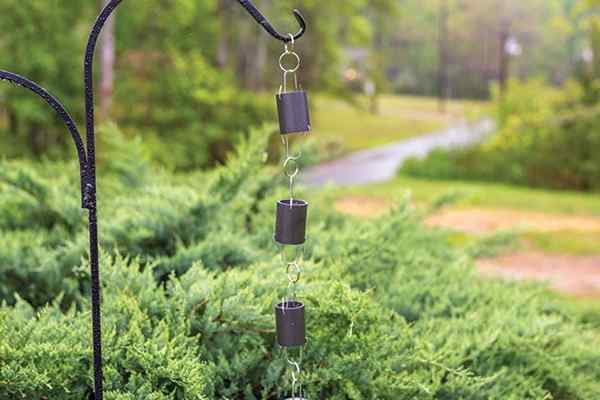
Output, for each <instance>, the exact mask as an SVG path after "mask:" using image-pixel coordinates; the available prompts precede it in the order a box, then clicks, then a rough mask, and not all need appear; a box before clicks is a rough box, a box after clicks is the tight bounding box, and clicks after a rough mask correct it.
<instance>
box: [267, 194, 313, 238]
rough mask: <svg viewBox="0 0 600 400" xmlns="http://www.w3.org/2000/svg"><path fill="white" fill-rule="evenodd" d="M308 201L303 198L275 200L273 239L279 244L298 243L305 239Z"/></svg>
mask: <svg viewBox="0 0 600 400" xmlns="http://www.w3.org/2000/svg"><path fill="white" fill-rule="evenodd" d="M307 216H308V203H307V202H306V201H304V200H295V199H294V200H291V199H287V200H280V201H278V202H277V218H276V219H275V241H276V242H277V243H279V244H288V245H300V244H303V243H304V242H305V241H306V220H307Z"/></svg>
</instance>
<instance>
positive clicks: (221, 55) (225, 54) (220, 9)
mask: <svg viewBox="0 0 600 400" xmlns="http://www.w3.org/2000/svg"><path fill="white" fill-rule="evenodd" d="M228 1H229V0H219V1H218V2H217V18H218V19H219V25H220V28H221V29H220V32H219V39H218V40H219V42H218V44H217V55H216V58H217V59H216V62H217V66H218V67H219V68H221V69H223V68H226V67H227V64H228V62H229V41H230V40H231V37H230V34H229V29H228V27H229V22H230V19H231V18H229V17H230V16H229V11H230V10H229V7H228V4H227V3H228Z"/></svg>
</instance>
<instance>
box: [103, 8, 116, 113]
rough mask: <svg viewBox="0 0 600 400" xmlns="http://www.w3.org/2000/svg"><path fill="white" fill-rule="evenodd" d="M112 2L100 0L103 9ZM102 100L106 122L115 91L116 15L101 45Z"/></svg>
mask: <svg viewBox="0 0 600 400" xmlns="http://www.w3.org/2000/svg"><path fill="white" fill-rule="evenodd" d="M109 1H110V0H100V6H101V7H103V6H104V5H106V4H107V3H108V2H109ZM100 46H101V48H100V65H101V66H100V73H101V76H100V98H99V118H100V120H105V119H107V118H109V117H110V112H111V106H112V98H113V90H114V70H115V21H114V15H113V16H111V17H110V18H109V19H108V21H107V22H106V25H105V27H104V30H103V32H102V37H101V43H100Z"/></svg>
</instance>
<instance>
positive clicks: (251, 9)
mask: <svg viewBox="0 0 600 400" xmlns="http://www.w3.org/2000/svg"><path fill="white" fill-rule="evenodd" d="M238 2H239V3H240V4H241V5H242V7H244V8H245V9H246V11H248V13H249V14H250V15H251V16H252V17H253V18H254V19H255V20H256V22H258V23H259V24H260V25H262V27H263V28H264V29H265V31H267V32H269V34H270V35H271V36H273V37H274V38H275V39H278V40H280V41H282V42H283V43H289V42H291V41H292V40H293V41H296V40H298V39H300V38H301V37H302V36H303V35H304V33H305V32H306V20H305V19H304V17H303V16H302V14H300V11H298V10H296V9H294V17H296V21H298V24H300V30H299V31H298V33H296V34H295V35H290V34H285V35H282V34H281V33H279V32H278V31H277V30H276V29H275V28H274V27H273V25H271V23H270V22H269V20H268V19H267V17H265V16H264V15H263V14H262V13H261V12H260V11H258V9H257V8H256V7H255V6H254V4H252V2H251V1H250V0H238Z"/></svg>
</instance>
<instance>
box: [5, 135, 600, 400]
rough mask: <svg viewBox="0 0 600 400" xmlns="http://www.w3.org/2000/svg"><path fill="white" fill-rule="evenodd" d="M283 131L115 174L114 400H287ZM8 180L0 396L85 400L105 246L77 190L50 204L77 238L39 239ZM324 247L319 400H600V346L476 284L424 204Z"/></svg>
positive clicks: (47, 185) (319, 274)
mask: <svg viewBox="0 0 600 400" xmlns="http://www.w3.org/2000/svg"><path fill="white" fill-rule="evenodd" d="M269 132H270V130H269V129H267V130H263V131H256V132H255V133H254V134H253V135H252V136H251V137H250V138H249V139H247V140H243V141H242V142H241V143H240V147H239V148H238V150H237V152H236V153H234V154H233V155H232V156H231V158H230V160H229V163H228V165H227V166H223V167H219V168H217V169H216V170H215V171H214V172H210V173H194V174H191V175H189V176H183V175H172V174H169V173H167V172H164V171H162V172H161V171H157V172H155V171H153V170H149V171H148V172H147V174H145V175H144V174H142V176H146V177H147V178H143V179H140V180H136V181H135V182H133V183H132V181H131V179H132V178H133V179H135V178H136V176H137V175H135V176H131V177H125V178H123V177H122V176H119V174H122V173H126V172H119V171H120V169H119V168H116V169H114V170H112V172H111V173H110V174H108V175H103V176H101V177H100V180H99V182H100V186H99V188H100V195H101V199H100V201H101V208H100V209H99V210H100V215H101V220H100V222H101V223H100V237H101V239H102V245H103V248H104V254H103V257H102V260H101V267H102V268H101V271H102V282H103V305H104V307H103V309H104V319H103V327H104V349H105V354H104V359H105V365H106V369H105V382H106V390H107V392H106V398H107V399H110V400H114V399H119V400H121V399H161V400H162V399H169V400H180V399H222V398H229V399H269V400H271V399H273V400H274V399H278V398H281V397H283V396H284V395H286V394H289V391H290V389H291V387H290V376H289V374H290V369H289V366H288V365H287V356H288V355H287V354H285V352H284V351H282V350H281V349H280V348H278V346H277V345H276V344H275V331H274V317H273V305H274V303H275V302H276V301H278V299H281V298H282V297H283V296H284V295H285V291H286V289H287V285H288V282H287V278H286V275H285V271H284V266H283V265H282V261H281V259H280V257H279V255H278V251H279V249H278V248H277V246H275V245H274V243H273V239H272V234H273V212H274V208H275V202H276V200H277V199H279V198H283V197H285V196H286V193H285V188H280V187H279V185H278V179H277V178H276V177H274V176H273V171H272V170H271V169H269V168H268V167H265V166H264V161H265V159H266V158H265V155H264V148H265V146H266V142H267V138H268V136H269V134H268V133H269ZM105 162H108V161H105ZM130 162H132V163H133V162H135V160H131V161H130ZM5 165H6V164H2V166H3V167H5ZM137 167H138V166H136V165H133V166H132V168H134V169H135V168H137ZM28 168H29V169H28V172H27V174H30V175H31V176H34V177H36V179H35V182H36V184H37V185H39V186H40V188H42V189H43V190H40V191H39V192H40V193H44V192H47V193H54V192H53V189H52V188H54V187H61V186H60V185H64V184H65V183H66V181H65V178H61V177H60V176H59V175H55V174H54V173H53V171H52V168H47V167H46V166H43V167H41V169H38V168H35V167H33V166H30V167H28ZM141 168H151V166H150V165H149V164H147V165H146V166H143V165H142V166H141ZM75 178H76V176H75V177H73V181H71V182H70V183H71V184H73V185H74V187H75V189H77V186H76V184H77V181H76V179H75ZM2 182H3V183H2V186H1V188H2V191H1V192H0V199H2V200H1V201H0V204H3V205H4V204H6V205H8V206H6V207H7V208H10V209H12V210H15V209H20V210H22V212H21V213H20V214H16V217H14V219H11V218H13V217H11V216H12V215H13V214H12V211H11V212H8V211H7V210H0V215H1V216H2V218H0V220H1V221H7V222H2V224H3V225H2V230H1V232H2V236H1V238H2V246H0V247H1V252H0V277H1V278H2V279H1V280H0V295H1V296H2V300H3V303H2V306H0V399H19V398H22V399H37V398H56V399H67V400H68V399H83V398H86V397H87V396H88V395H89V394H90V392H91V387H92V371H91V368H90V365H91V356H92V355H91V347H90V341H91V338H90V336H91V335H90V332H89V317H90V315H89V313H90V310H89V303H88V291H89V283H88V272H87V270H88V266H87V261H86V258H87V252H86V249H87V232H86V229H85V222H84V221H85V218H84V215H83V214H80V215H79V218H80V219H77V218H74V217H71V216H70V215H71V214H70V212H71V211H68V210H71V207H72V206H74V204H75V202H76V200H78V198H77V196H78V192H77V190H75V189H73V192H72V193H70V195H73V197H74V198H75V200H73V203H70V202H69V201H68V200H66V196H68V195H69V192H68V190H66V189H65V190H62V191H61V190H57V191H56V194H53V195H52V196H48V197H47V198H46V200H45V202H46V204H47V206H39V208H42V207H48V208H49V209H52V210H57V212H58V213H59V214H61V215H63V216H69V217H68V218H67V220H69V221H71V222H70V224H63V223H61V222H60V220H61V218H57V219H55V220H54V221H55V222H53V223H50V224H46V225H45V226H43V227H37V226H36V224H35V219H34V218H33V215H34V213H37V212H39V210H38V207H34V206H31V207H29V208H27V207H22V208H21V207H19V206H18V205H17V203H18V202H20V201H22V202H25V203H24V204H27V203H26V202H31V201H33V200H32V198H30V196H29V195H26V196H22V197H18V196H17V197H15V196H14V193H16V192H14V191H15V190H16V189H15V188H14V185H12V184H11V183H8V184H7V183H6V181H2ZM69 190H70V189H69ZM61 193H62V196H61ZM282 196H283V197H282ZM63 197H64V198H63ZM15 202H17V203H15ZM32 204H35V203H32ZM15 207H16V208H15ZM49 221H52V220H49ZM308 232H309V242H308V243H307V246H306V249H305V252H304V262H303V263H302V265H303V275H302V276H303V278H302V280H301V282H300V286H299V288H298V289H299V293H300V297H301V299H302V301H304V302H305V304H306V307H307V324H308V327H307V332H308V345H307V347H306V349H305V350H304V352H303V354H302V359H303V362H302V366H303V371H304V372H303V381H304V387H305V389H306V394H307V396H308V397H309V398H323V399H325V398H327V399H340V400H342V399H390V400H397V399H423V400H426V399H427V400H429V399H431V400H433V399H444V400H446V399H447V400H453V399H456V400H458V399H473V400H479V399H481V400H483V399H498V400H499V399H503V400H504V399H515V400H516V399H539V398H544V397H546V398H549V397H550V396H552V397H553V398H555V399H569V400H584V399H585V400H587V399H591V398H595V397H596V396H597V395H598V393H600V385H599V384H598V382H600V367H599V365H600V350H598V349H600V334H599V333H598V331H597V329H596V330H595V329H594V328H593V327H592V326H588V325H587V324H586V323H585V318H583V317H582V316H578V315H577V314H574V311H573V309H572V308H567V307H564V306H562V305H561V304H560V303H559V302H557V301H556V299H555V298H554V297H548V296H546V292H545V290H544V289H541V288H539V287H537V286H534V285H525V284H522V283H507V282H500V281H487V280H481V279H480V278H478V277H477V276H476V275H475V273H474V269H473V266H472V264H473V263H472V261H471V256H470V255H469V254H467V253H465V252H464V251H462V250H457V249H455V248H453V247H451V246H450V245H449V244H448V240H447V238H446V235H447V234H446V233H445V232H443V231H436V230H430V229H427V228H425V227H424V226H423V224H422V223H421V217H420V215H418V214H417V213H416V212H415V211H414V210H412V209H411V208H410V207H408V204H407V202H402V203H400V204H399V205H398V206H397V207H396V209H395V210H393V211H392V212H390V213H389V214H387V215H385V216H383V217H382V218H380V219H377V220H373V221H362V220H355V219H352V218H349V217H345V216H342V215H340V214H337V213H336V212H335V211H334V210H332V208H331V207H327V206H326V204H312V205H311V209H310V226H309V230H308ZM82 260H83V262H82ZM289 355H290V356H292V357H299V356H300V355H299V354H289Z"/></svg>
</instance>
